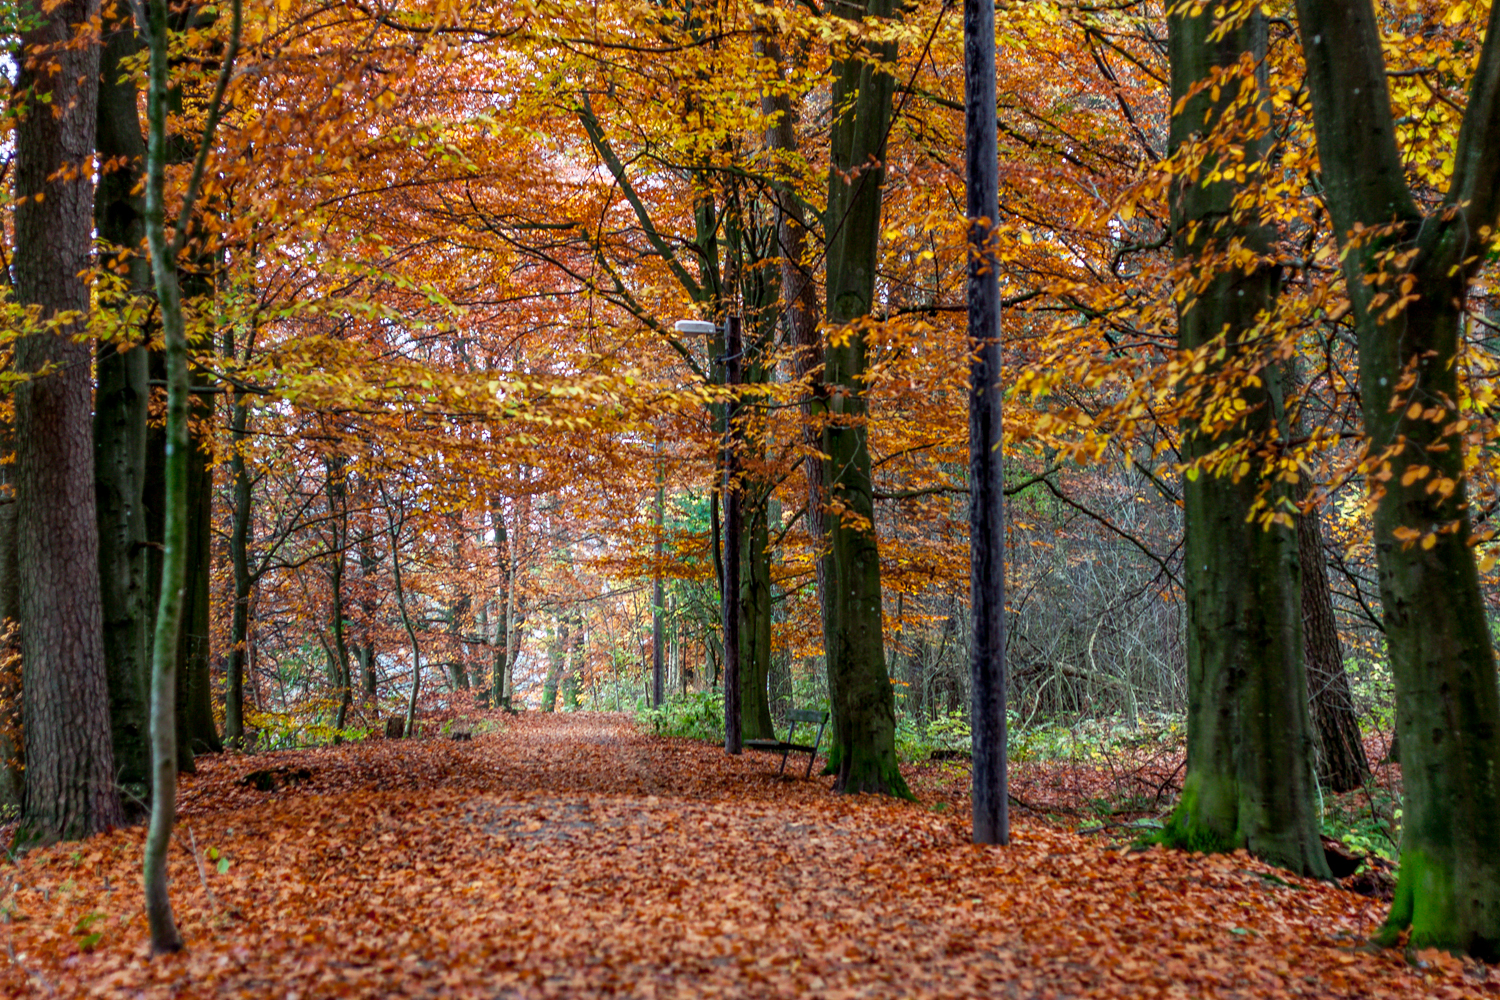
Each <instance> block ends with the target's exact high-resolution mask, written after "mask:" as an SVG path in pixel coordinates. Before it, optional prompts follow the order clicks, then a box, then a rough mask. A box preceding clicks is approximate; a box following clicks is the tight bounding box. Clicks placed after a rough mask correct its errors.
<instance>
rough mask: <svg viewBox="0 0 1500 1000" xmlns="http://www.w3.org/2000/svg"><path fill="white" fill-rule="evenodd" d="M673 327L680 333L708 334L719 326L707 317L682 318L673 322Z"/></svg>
mask: <svg viewBox="0 0 1500 1000" xmlns="http://www.w3.org/2000/svg"><path fill="white" fill-rule="evenodd" d="M672 329H674V330H676V331H677V332H678V333H689V334H693V333H701V334H703V335H705V336H707V335H709V334H711V333H713V332H714V331H715V330H717V329H718V326H717V325H716V324H714V323H710V322H709V321H708V320H706V319H680V320H678V321H677V322H676V323H673V324H672Z"/></svg>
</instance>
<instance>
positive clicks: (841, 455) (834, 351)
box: [822, 0, 911, 796]
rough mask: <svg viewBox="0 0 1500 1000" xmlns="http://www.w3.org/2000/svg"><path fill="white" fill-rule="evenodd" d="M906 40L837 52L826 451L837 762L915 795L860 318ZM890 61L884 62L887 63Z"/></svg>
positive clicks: (887, 7) (877, 784)
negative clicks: (874, 475)
mask: <svg viewBox="0 0 1500 1000" xmlns="http://www.w3.org/2000/svg"><path fill="white" fill-rule="evenodd" d="M894 13H895V6H894V4H893V3H892V2H891V0H864V2H860V3H851V4H849V5H847V6H846V8H845V13H844V16H847V17H851V18H856V17H861V16H865V17H869V18H874V19H876V20H881V19H887V18H891V17H892V16H893V15H894ZM895 59H896V45H895V43H894V42H886V43H882V44H879V45H873V46H870V47H869V49H868V50H861V49H858V48H852V49H848V50H841V51H837V52H836V53H835V61H834V67H833V72H834V82H833V93H832V107H833V108H834V109H836V115H835V117H834V120H833V124H832V128H831V131H830V138H829V141H830V148H831V153H830V160H831V162H830V165H829V170H828V211H827V215H826V216H825V218H824V228H825V233H826V237H827V246H828V254H827V260H828V267H827V285H828V299H827V316H828V321H829V323H830V324H832V325H834V326H835V327H844V328H845V329H844V330H843V331H842V332H841V335H840V336H839V337H838V338H837V339H831V340H830V342H829V343H828V344H827V345H825V347H824V356H823V357H824V370H823V379H822V381H823V383H824V393H825V394H826V400H827V411H828V415H827V423H826V425H825V427H824V429H823V441H822V452H823V454H824V455H826V456H827V458H826V460H825V462H824V468H823V474H824V482H825V483H826V488H827V502H828V503H829V505H830V506H831V507H833V508H834V511H833V512H832V513H831V514H830V516H828V517H827V518H826V519H825V523H824V526H823V527H824V532H825V543H826V544H827V546H828V558H827V561H826V563H825V571H824V576H825V579H824V581H823V582H824V593H825V594H826V600H825V602H824V609H823V611H824V614H823V637H824V648H825V651H826V654H827V661H828V689H829V696H830V701H831V703H832V706H833V737H834V738H833V746H832V748H831V752H830V764H831V765H833V766H836V767H837V769H838V779H837V781H836V783H835V787H836V788H837V789H838V790H839V791H842V792H880V793H885V794H893V795H900V796H910V794H911V793H910V792H909V791H908V790H907V787H906V782H905V780H904V779H903V778H902V777H901V772H900V770H899V769H898V768H897V765H896V742H895V737H896V714H895V702H894V696H893V695H892V694H891V684H890V678H889V675H888V674H887V672H886V665H885V642H884V636H883V634H882V625H883V623H882V621H881V605H880V600H881V594H880V551H879V546H878V544H877V542H876V538H875V502H874V497H873V495H872V484H871V472H870V452H869V448H868V445H867V438H866V434H867V427H866V425H867V423H868V420H869V407H868V402H867V400H866V397H865V385H864V375H865V369H866V358H865V338H864V334H863V332H862V330H861V329H860V328H859V327H858V325H857V324H858V322H859V321H860V320H862V319H864V318H865V317H867V316H868V315H869V314H870V310H871V307H872V306H873V305H874V299H875V263H876V253H877V248H878V245H879V241H880V212H881V201H882V194H883V188H884V181H885V155H886V139H887V136H888V134H889V131H890V123H891V96H892V94H893V92H894V89H895V80H894V78H893V77H892V76H891V75H890V74H889V73H888V72H886V71H885V70H884V69H883V68H882V67H883V66H890V65H892V64H893V63H894V62H895ZM877 61H878V62H877Z"/></svg>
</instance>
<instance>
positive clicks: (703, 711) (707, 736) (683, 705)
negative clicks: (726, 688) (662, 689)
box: [635, 691, 724, 743]
mask: <svg viewBox="0 0 1500 1000" xmlns="http://www.w3.org/2000/svg"><path fill="white" fill-rule="evenodd" d="M635 717H636V721H637V722H639V723H640V724H641V725H642V726H643V727H644V726H649V727H650V729H651V731H652V732H653V733H655V734H656V735H657V736H681V737H685V738H687V739H690V740H704V741H705V742H708V743H723V742H724V695H723V694H722V693H721V692H719V691H696V692H693V693H692V694H689V695H686V696H684V695H680V694H679V695H672V696H670V697H669V698H668V699H667V700H666V702H665V703H664V704H663V705H662V706H661V708H644V707H642V708H640V709H639V710H637V712H636V713H635Z"/></svg>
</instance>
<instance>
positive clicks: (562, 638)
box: [542, 619, 568, 712]
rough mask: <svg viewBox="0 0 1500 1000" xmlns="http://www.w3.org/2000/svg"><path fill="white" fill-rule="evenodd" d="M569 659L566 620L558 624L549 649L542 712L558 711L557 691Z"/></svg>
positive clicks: (543, 686)
mask: <svg viewBox="0 0 1500 1000" xmlns="http://www.w3.org/2000/svg"><path fill="white" fill-rule="evenodd" d="M567 657H568V623H567V620H566V619H563V620H560V621H558V623H557V631H556V632H555V633H554V634H553V637H552V644H551V646H550V647H549V648H548V649H547V676H546V678H545V679H544V680H543V681H542V711H543V712H554V711H556V710H557V689H558V687H559V685H560V684H561V683H562V675H563V670H564V664H565V661H566V660H567Z"/></svg>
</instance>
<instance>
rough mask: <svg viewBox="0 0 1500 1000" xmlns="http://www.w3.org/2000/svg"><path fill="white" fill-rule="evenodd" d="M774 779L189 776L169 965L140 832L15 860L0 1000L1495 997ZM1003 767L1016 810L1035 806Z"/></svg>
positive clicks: (479, 739)
mask: <svg viewBox="0 0 1500 1000" xmlns="http://www.w3.org/2000/svg"><path fill="white" fill-rule="evenodd" d="M776 764H777V761H776V758H775V757H774V756H770V755H765V754H750V753H747V754H746V755H744V756H743V757H740V758H737V759H736V758H729V757H727V756H725V754H724V753H723V752H722V751H721V750H719V749H717V748H715V747H712V746H708V745H705V744H701V743H694V742H690V741H685V740H667V739H659V738H654V737H651V736H646V735H642V734H641V733H640V732H639V731H638V730H637V729H636V728H635V727H634V725H633V724H632V723H631V722H630V720H629V719H628V718H626V717H624V716H611V715H584V714H576V715H539V714H534V713H533V714H526V715H522V716H520V717H517V718H514V719H510V720H508V721H506V722H504V723H502V724H501V728H500V729H499V731H496V732H490V733H486V734H483V735H475V737H474V738H473V739H472V741H465V742H460V741H454V740H449V739H443V738H436V737H435V738H431V739H426V740H417V741H405V742H398V741H384V740H373V741H369V742H366V743H363V744H359V745H353V746H345V747H339V748H333V749H323V750H308V751H292V752H283V753H277V754H260V755H255V756H237V755H225V756H223V757H221V758H218V759H210V760H204V759H202V758H200V765H201V766H200V773H199V774H198V775H196V776H188V777H186V778H185V779H184V782H183V786H182V795H181V802H182V809H181V815H180V820H179V826H178V829H177V836H176V839H175V841H174V848H173V856H172V860H171V877H172V895H173V900H174V903H175V906H176V908H177V918H178V922H179V925H180V927H181V928H182V931H183V936H184V938H185V939H186V942H187V950H186V951H185V952H184V953H182V954H180V955H175V956H170V957H166V958H158V959H150V958H148V957H147V954H146V950H147V949H146V940H147V939H146V918H145V914H144V911H143V908H142V900H141V890H140V884H141V883H140V875H139V872H140V863H141V845H142V840H143V837H144V831H143V829H141V828H135V829H127V830H119V831H115V832H112V833H109V834H105V835H101V836H98V837H95V838H93V839H91V840H88V841H85V842H83V843H78V844H63V845H58V846H56V847H53V848H50V849H46V850H38V851H33V852H31V853H29V854H27V855H26V856H25V857H23V858H22V859H21V860H20V861H19V863H17V864H15V865H4V866H3V867H0V921H3V922H0V996H6V997H12V996H16V997H19V996H38V997H43V996H47V997H51V996H56V997H72V996H103V997H135V996H141V997H219V996H226V997H228V996H234V997H238V996H244V997H276V998H278V1000H282V998H285V1000H310V998H316V997H343V996H361V997H388V996H389V997H405V996H412V997H485V998H496V1000H499V998H512V997H514V998H523V997H524V998H530V997H596V996H614V995H626V996H639V997H684V998H699V997H712V996H733V997H740V996H744V997H787V998H791V997H804V996H805V997H817V998H820V1000H823V998H827V1000H834V998H839V997H955V998H957V997H979V996H983V997H1025V998H1032V997H1036V998H1042V997H1083V996H1100V997H1104V996H1124V997H1156V996H1163V997H1184V998H1198V997H1283V996H1307V997H1350V998H1354V997H1360V998H1364V997H1387V996H1392V997H1395V996H1400V997H1469V996H1494V995H1497V994H1500V970H1487V969H1486V968H1485V967H1484V966H1475V965H1467V966H1466V965H1465V963H1462V962H1460V961H1458V960H1457V959H1453V958H1450V957H1448V956H1446V955H1440V954H1437V953H1423V954H1421V955H1417V956H1413V958H1414V959H1415V961H1414V962H1413V963H1408V962H1407V961H1405V960H1403V957H1402V955H1401V953H1400V952H1399V951H1387V952H1384V953H1381V954H1369V953H1366V952H1364V951H1361V950H1360V949H1359V945H1360V944H1361V942H1362V941H1363V940H1364V939H1365V937H1366V936H1367V935H1368V934H1369V933H1370V932H1371V931H1372V930H1373V929H1374V928H1375V926H1376V925H1377V924H1378V923H1379V921H1380V920H1381V918H1382V917H1383V915H1384V913H1385V908H1386V904H1385V903H1382V902H1380V901H1378V900H1375V899H1369V898H1366V897H1363V896H1358V895H1354V894H1352V893H1350V892H1347V891H1345V890H1343V889H1341V888H1339V887H1337V886H1331V885H1326V884H1321V883H1317V882H1312V881H1308V880H1305V879H1300V878H1296V877H1292V876H1287V875H1285V874H1282V873H1277V872H1275V871H1274V870H1272V869H1269V868H1267V867H1266V866H1264V865H1262V864H1260V863H1258V862H1256V861H1254V860H1252V859H1250V858H1249V857H1247V856H1245V855H1243V854H1239V855H1227V856H1215V857H1201V856H1192V855H1186V854H1180V853H1174V852H1168V851H1164V850H1162V849H1160V848H1152V849H1149V850H1132V849H1131V848H1130V846H1129V844H1128V843H1111V842H1110V841H1109V840H1108V839H1106V838H1103V837H1100V836H1090V835H1081V834H1079V833H1075V832H1070V831H1069V830H1068V829H1067V828H1066V824H1065V823H1061V822H1058V821H1056V819H1049V818H1046V817H1043V816H1038V815H1033V814H1032V813H1031V812H1030V811H1028V810H1026V809H1020V808H1018V809H1017V810H1016V812H1015V822H1014V829H1013V842H1012V844H1011V845H1010V846H1009V847H1005V848H1000V847H976V846H974V845H972V844H970V843H969V824H968V804H967V802H966V801H964V800H962V799H961V797H960V796H961V795H962V791H963V784H964V783H965V782H966V781H967V776H966V772H965V770H964V766H963V764H962V762H955V761H949V762H943V763H941V764H934V765H926V766H923V767H918V768H912V769H909V770H908V777H909V780H911V782H912V784H913V788H914V790H915V791H916V792H917V794H918V796H919V798H920V799H921V802H920V803H908V802H896V801H889V800H883V799H876V798H871V797H865V796H860V797H847V798H846V797H841V796H836V795H833V794H831V793H830V790H829V785H830V781H831V779H828V778H819V777H817V776H816V775H815V776H814V777H813V778H812V779H811V780H804V779H802V778H801V777H800V773H801V768H799V767H796V766H795V758H794V760H793V762H792V763H791V764H790V765H789V767H788V770H789V771H793V770H795V771H796V772H797V775H798V776H797V777H784V778H778V777H777V775H776ZM268 769H269V770H271V771H272V772H273V773H272V775H271V780H272V781H273V782H274V783H275V784H276V785H278V786H279V787H276V788H275V789H274V790H271V791H263V790H259V789H256V788H254V787H251V786H250V784H247V783H246V781H245V779H246V776H247V775H249V774H250V773H251V772H255V771H258V770H259V771H265V770H268ZM1018 771H1019V772H1020V773H1018V775H1017V778H1018V781H1017V790H1018V795H1019V796H1020V797H1021V798H1022V799H1023V800H1026V799H1027V797H1028V795H1032V796H1039V795H1040V794H1041V793H1042V792H1043V791H1045V790H1046V789H1047V788H1049V787H1052V786H1048V785H1047V783H1046V781H1045V780H1044V779H1045V775H1046V768H1045V766H1042V765H1037V766H1036V767H1028V768H1020V769H1018ZM1028 774H1030V775H1031V777H1027V775H1028ZM960 779H962V780H960ZM266 783H267V782H266V781H265V780H263V781H262V784H263V785H264V784H266ZM1061 784H1065V782H1063V783H1054V785H1061ZM1053 791H1056V788H1053ZM1059 808H1062V809H1067V808H1071V807H1069V806H1067V805H1066V804H1065V803H1064V804H1061V805H1059ZM3 832H4V831H0V833H3Z"/></svg>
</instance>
